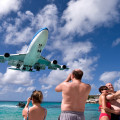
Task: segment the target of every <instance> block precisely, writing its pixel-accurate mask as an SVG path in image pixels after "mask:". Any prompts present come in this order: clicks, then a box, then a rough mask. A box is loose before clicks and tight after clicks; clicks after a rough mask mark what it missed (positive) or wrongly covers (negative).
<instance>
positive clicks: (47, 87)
mask: <svg viewBox="0 0 120 120" xmlns="http://www.w3.org/2000/svg"><path fill="white" fill-rule="evenodd" d="M51 87H52V85H48V86H45V85H42V88H41V89H42V90H47V89H50V88H51Z"/></svg>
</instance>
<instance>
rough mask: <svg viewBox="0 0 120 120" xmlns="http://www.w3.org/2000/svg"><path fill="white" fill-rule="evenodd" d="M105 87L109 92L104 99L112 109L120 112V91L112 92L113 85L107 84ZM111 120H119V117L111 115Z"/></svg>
mask: <svg viewBox="0 0 120 120" xmlns="http://www.w3.org/2000/svg"><path fill="white" fill-rule="evenodd" d="M106 86H107V87H108V89H109V92H110V94H109V95H107V96H106V98H107V100H109V101H110V103H111V107H112V109H113V110H117V111H120V91H114V88H113V85H112V84H111V83H107V84H106ZM111 120H120V115H116V114H111Z"/></svg>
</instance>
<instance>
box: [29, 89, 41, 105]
mask: <svg viewBox="0 0 120 120" xmlns="http://www.w3.org/2000/svg"><path fill="white" fill-rule="evenodd" d="M31 99H33V101H34V102H35V103H42V100H43V94H42V92H41V91H37V90H35V91H33V92H32V95H31Z"/></svg>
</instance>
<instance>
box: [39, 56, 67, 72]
mask: <svg viewBox="0 0 120 120" xmlns="http://www.w3.org/2000/svg"><path fill="white" fill-rule="evenodd" d="M38 64H39V65H41V66H42V67H43V68H44V67H45V66H48V69H52V70H56V69H57V68H59V69H60V70H64V69H68V68H67V67H66V65H59V64H57V60H53V61H50V60H48V59H46V58H44V57H42V56H40V59H39V60H38ZM40 69H41V68H40Z"/></svg>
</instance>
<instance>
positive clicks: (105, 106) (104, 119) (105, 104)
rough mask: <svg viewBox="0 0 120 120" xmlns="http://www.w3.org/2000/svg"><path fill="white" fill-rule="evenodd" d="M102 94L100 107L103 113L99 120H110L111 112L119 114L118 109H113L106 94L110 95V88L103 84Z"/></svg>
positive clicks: (100, 89)
mask: <svg viewBox="0 0 120 120" xmlns="http://www.w3.org/2000/svg"><path fill="white" fill-rule="evenodd" d="M99 92H100V93H101V95H100V96H99V105H100V106H99V109H100V110H101V114H100V117H99V120H110V119H111V113H114V114H118V111H115V110H111V104H110V102H109V101H107V100H106V95H108V88H107V87H106V86H101V87H100V88H99Z"/></svg>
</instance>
